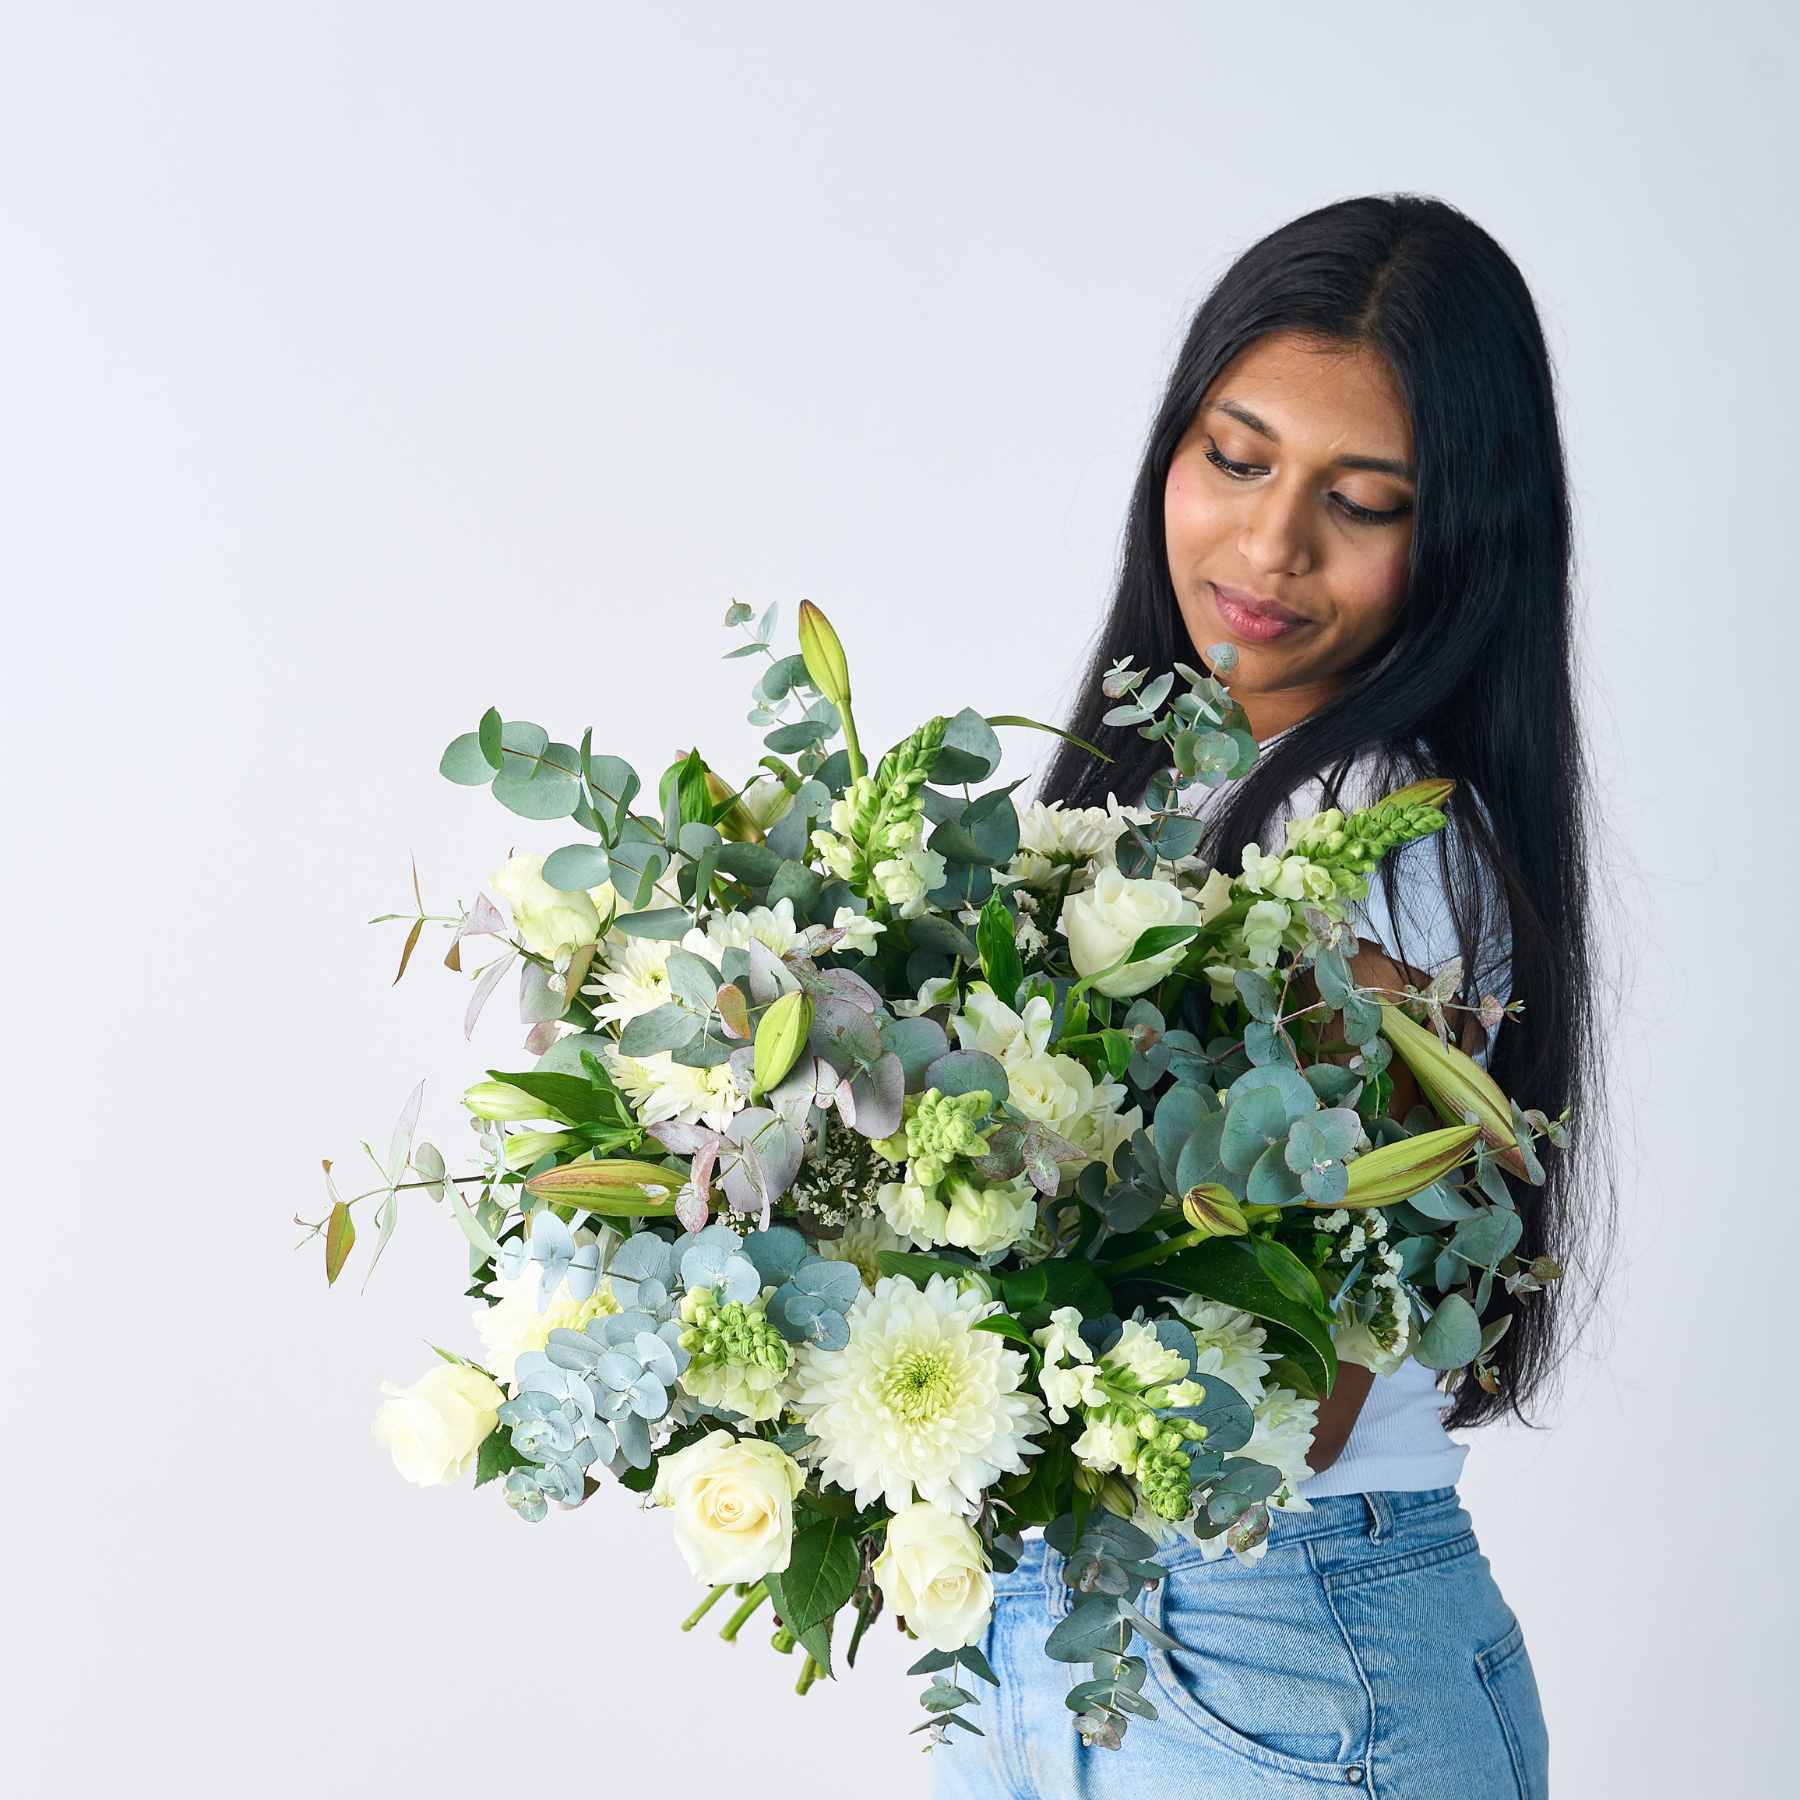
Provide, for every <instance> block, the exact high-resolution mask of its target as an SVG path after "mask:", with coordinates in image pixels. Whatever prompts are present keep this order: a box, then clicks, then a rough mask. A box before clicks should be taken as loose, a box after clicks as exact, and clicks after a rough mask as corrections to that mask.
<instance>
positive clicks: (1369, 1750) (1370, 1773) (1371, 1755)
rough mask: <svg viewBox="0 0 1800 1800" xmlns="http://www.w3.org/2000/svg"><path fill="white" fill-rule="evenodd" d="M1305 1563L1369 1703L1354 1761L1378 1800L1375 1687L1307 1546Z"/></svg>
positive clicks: (1367, 1790) (1365, 1785) (1373, 1799)
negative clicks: (1364, 1730) (1364, 1733)
mask: <svg viewBox="0 0 1800 1800" xmlns="http://www.w3.org/2000/svg"><path fill="white" fill-rule="evenodd" d="M1306 1560H1307V1564H1308V1566H1309V1567H1310V1568H1311V1569H1312V1572H1313V1575H1314V1577H1315V1578H1316V1579H1317V1581H1318V1583H1319V1591H1320V1592H1321V1593H1322V1594H1323V1595H1324V1596H1325V1604H1326V1606H1328V1607H1329V1608H1330V1609H1331V1619H1332V1623H1333V1624H1335V1625H1336V1626H1337V1628H1338V1636H1339V1637H1340V1638H1342V1639H1343V1643H1344V1651H1345V1653H1346V1654H1347V1655H1348V1656H1349V1658H1350V1666H1351V1668H1353V1669H1354V1670H1355V1671H1356V1679H1357V1680H1358V1681H1360V1682H1361V1683H1362V1690H1363V1698H1364V1699H1365V1700H1367V1701H1368V1703H1369V1731H1368V1735H1367V1737H1365V1738H1364V1739H1363V1752H1362V1755H1361V1756H1360V1757H1359V1758H1358V1759H1357V1760H1358V1761H1360V1762H1361V1764H1362V1771H1363V1791H1364V1792H1365V1793H1366V1794H1367V1795H1368V1796H1369V1800H1379V1794H1380V1790H1379V1788H1378V1787H1377V1786H1376V1781H1375V1742H1376V1738H1377V1736H1378V1735H1379V1733H1378V1731H1377V1729H1376V1726H1377V1721H1376V1717H1375V1687H1374V1684H1373V1683H1372V1682H1371V1681H1370V1680H1369V1671H1368V1670H1367V1669H1365V1668H1364V1667H1363V1659H1362V1658H1361V1657H1360V1656H1359V1655H1358V1654H1357V1652H1356V1645H1355V1643H1354V1641H1353V1640H1352V1639H1351V1636H1350V1631H1349V1628H1348V1627H1347V1626H1346V1625H1345V1624H1344V1615H1343V1614H1342V1613H1341V1612H1339V1611H1338V1603H1337V1596H1336V1595H1335V1594H1334V1593H1333V1592H1332V1591H1331V1583H1330V1582H1329V1581H1327V1580H1326V1579H1325V1575H1324V1571H1323V1570H1321V1569H1320V1567H1319V1564H1318V1559H1317V1558H1316V1557H1315V1556H1314V1555H1313V1553H1312V1546H1311V1545H1310V1544H1308V1545H1307V1547H1306Z"/></svg>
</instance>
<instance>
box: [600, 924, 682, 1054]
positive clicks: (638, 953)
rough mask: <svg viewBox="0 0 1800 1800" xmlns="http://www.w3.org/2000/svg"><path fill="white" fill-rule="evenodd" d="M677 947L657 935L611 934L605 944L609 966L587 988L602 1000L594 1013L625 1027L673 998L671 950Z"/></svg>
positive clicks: (618, 1027) (617, 1025)
mask: <svg viewBox="0 0 1800 1800" xmlns="http://www.w3.org/2000/svg"><path fill="white" fill-rule="evenodd" d="M674 947H675V946H674V945H673V944H669V943H664V942H661V941H659V940H657V939H655V938H634V937H621V936H616V935H615V936H613V937H610V938H608V939H607V940H606V943H605V944H604V945H603V946H602V947H601V953H602V954H603V955H604V956H605V958H606V966H605V967H604V968H601V969H597V970H596V971H595V974H594V978H593V980H592V981H590V982H589V983H588V984H587V987H586V989H585V990H584V991H585V992H586V993H587V994H588V995H589V997H590V998H597V999H598V1000H599V1004H598V1005H596V1006H595V1008H594V1017H595V1018H596V1019H598V1020H599V1021H600V1023H601V1024H602V1025H611V1026H613V1027H614V1028H615V1029H617V1030H623V1029H624V1027H625V1026H627V1025H629V1024H630V1023H631V1021H632V1020H633V1019H635V1018H638V1017H639V1016H640V1015H642V1014H644V1013H648V1012H655V1011H656V1009H657V1008H658V1007H659V1006H661V1005H663V1004H664V1003H665V1002H666V1001H667V1000H668V999H669V967H668V965H669V952H670V951H671V950H672V949H674Z"/></svg>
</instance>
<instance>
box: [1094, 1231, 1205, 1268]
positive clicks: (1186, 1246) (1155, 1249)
mask: <svg viewBox="0 0 1800 1800" xmlns="http://www.w3.org/2000/svg"><path fill="white" fill-rule="evenodd" d="M1211 1236H1213V1233H1212V1232H1210V1231H1184V1232H1182V1233H1181V1235H1180V1236H1179V1237H1172V1238H1166V1239H1164V1241H1163V1242H1162V1243H1160V1244H1152V1245H1151V1246H1150V1248H1149V1249H1148V1250H1140V1251H1138V1252H1137V1254H1136V1255H1135V1256H1127V1257H1126V1258H1124V1260H1123V1261H1121V1262H1116V1263H1114V1264H1112V1266H1111V1267H1110V1268H1108V1269H1107V1271H1106V1273H1107V1274H1108V1275H1124V1274H1126V1273H1128V1272H1129V1271H1130V1270H1132V1269H1147V1268H1148V1267H1149V1266H1150V1265H1151V1264H1152V1263H1159V1262H1162V1261H1164V1260H1165V1259H1166V1258H1168V1257H1171V1256H1173V1255H1175V1254H1176V1253H1177V1252H1178V1251H1181V1250H1191V1249H1193V1247H1194V1246H1195V1245H1196V1244H1204V1243H1205V1242H1206V1240H1207V1239H1208V1238H1209V1237H1211Z"/></svg>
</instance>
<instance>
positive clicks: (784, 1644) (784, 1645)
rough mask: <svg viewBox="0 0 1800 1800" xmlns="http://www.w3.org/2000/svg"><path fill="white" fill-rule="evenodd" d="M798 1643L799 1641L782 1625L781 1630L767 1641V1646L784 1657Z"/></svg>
mask: <svg viewBox="0 0 1800 1800" xmlns="http://www.w3.org/2000/svg"><path fill="white" fill-rule="evenodd" d="M798 1641H799V1640H798V1639H797V1638H796V1637H795V1636H794V1634H793V1633H792V1632H791V1631H789V1630H788V1628H787V1627H786V1626H785V1625H783V1626H782V1627H781V1629H780V1630H779V1631H777V1632H776V1633H775V1635H774V1636H773V1637H772V1638H770V1639H769V1646H770V1648H771V1649H774V1650H778V1651H780V1653H781V1654H782V1655H783V1656H786V1655H787V1654H788V1653H789V1652H790V1651H791V1650H792V1649H793V1647H794V1645H795V1644H796V1643H797V1642H798Z"/></svg>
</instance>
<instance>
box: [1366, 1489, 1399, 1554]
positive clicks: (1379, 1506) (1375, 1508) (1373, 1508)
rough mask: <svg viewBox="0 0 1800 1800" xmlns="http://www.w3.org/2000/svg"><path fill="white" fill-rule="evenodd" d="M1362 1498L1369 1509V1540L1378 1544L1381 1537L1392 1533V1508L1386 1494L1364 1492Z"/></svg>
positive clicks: (1389, 1535)
mask: <svg viewBox="0 0 1800 1800" xmlns="http://www.w3.org/2000/svg"><path fill="white" fill-rule="evenodd" d="M1363 1500H1364V1501H1365V1503H1366V1504H1367V1506H1368V1509H1369V1542H1370V1543H1372V1544H1379V1543H1380V1542H1381V1541H1382V1539H1383V1538H1386V1537H1391V1536H1392V1535H1393V1530H1394V1509H1393V1508H1392V1507H1391V1506H1390V1505H1389V1504H1388V1498H1387V1495H1386V1494H1364V1495H1363Z"/></svg>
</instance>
